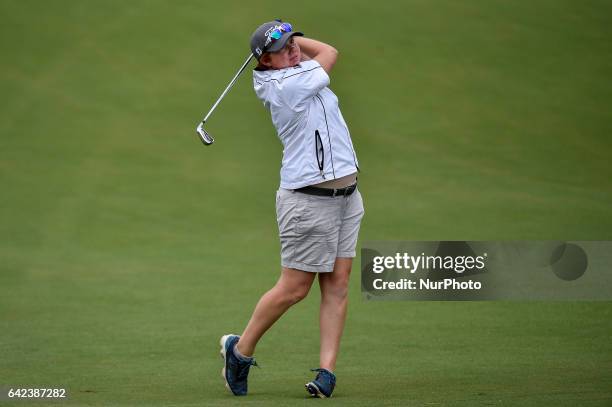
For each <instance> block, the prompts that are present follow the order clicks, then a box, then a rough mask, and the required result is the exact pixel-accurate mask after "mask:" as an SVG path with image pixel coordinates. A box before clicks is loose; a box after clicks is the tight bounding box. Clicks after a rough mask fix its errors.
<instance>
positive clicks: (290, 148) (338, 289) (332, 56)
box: [221, 21, 364, 398]
mask: <svg viewBox="0 0 612 407" xmlns="http://www.w3.org/2000/svg"><path fill="white" fill-rule="evenodd" d="M251 51H252V53H253V55H254V56H255V58H256V59H257V60H258V65H257V67H256V68H255V69H254V71H253V86H254V87H255V93H256V94H257V97H258V98H259V99H260V100H261V101H262V102H263V104H264V105H265V107H266V108H267V109H269V110H270V113H271V116H272V122H273V124H274V126H275V127H276V130H277V132H278V137H279V138H280V141H281V142H282V144H283V159H282V167H281V170H280V178H281V180H280V188H279V189H278V191H277V193H276V216H277V221H278V230H279V237H280V243H281V262H282V272H281V275H280V278H279V279H278V282H277V283H276V285H274V287H272V289H270V290H269V291H268V292H266V293H265V294H264V295H263V296H262V297H261V299H260V300H259V302H258V303H257V305H256V307H255V310H254V311H253V315H252V316H251V319H250V321H249V323H248V325H247V326H246V328H245V330H244V331H243V333H242V335H241V336H238V335H233V334H230V335H224V336H223V337H222V338H221V348H222V349H221V353H222V355H223V357H224V361H225V366H224V368H223V371H222V372H223V377H224V378H225V381H226V387H228V388H229V389H230V390H231V391H232V393H233V394H235V395H237V396H239V395H246V394H247V376H248V374H249V369H250V367H251V366H252V365H255V364H256V363H255V359H254V358H253V354H254V352H255V346H256V345H257V342H259V340H260V339H261V337H262V336H263V334H264V333H265V332H266V331H267V330H268V329H269V328H270V327H271V326H272V325H273V324H274V323H275V322H276V321H277V320H278V319H279V318H280V317H281V315H283V314H284V313H285V311H287V310H288V309H289V307H291V306H292V305H294V304H296V303H297V302H299V301H300V300H302V299H303V298H304V297H306V295H307V294H308V292H309V291H310V287H311V286H312V283H313V281H314V279H315V277H318V279H319V287H320V289H321V306H320V315H319V324H320V341H321V344H320V360H319V363H320V365H319V367H318V368H317V369H312V370H313V371H316V372H317V375H316V378H315V379H314V380H312V381H311V382H308V383H306V390H307V391H308V392H309V393H310V394H311V395H312V396H315V397H321V398H325V397H331V395H332V392H333V390H334V387H335V384H336V376H335V374H334V370H335V367H336V358H337V357H338V350H339V348H340V338H341V336H342V331H343V329H344V321H345V317H346V308H347V294H348V284H349V276H350V273H351V266H352V262H353V258H354V257H355V246H356V244H357V235H358V233H359V226H360V223H361V219H362V217H363V214H364V210H363V203H362V200H361V194H360V193H359V190H358V189H357V172H358V170H359V166H358V161H357V156H356V154H355V150H354V148H353V143H352V141H351V136H350V133H349V130H348V128H347V125H346V123H345V121H344V118H343V117H342V114H341V113H340V109H339V107H338V98H337V97H336V95H335V94H334V93H333V92H332V91H331V90H330V89H329V88H328V85H329V83H330V79H329V75H330V73H331V70H332V68H333V66H334V64H335V63H336V59H337V57H338V52H337V51H336V49H334V48H333V47H332V46H330V45H327V44H324V43H322V42H319V41H315V40H313V39H310V38H305V37H303V34H302V33H301V32H296V31H293V28H292V26H291V24H289V23H283V22H280V21H272V22H268V23H265V24H262V25H261V26H260V27H259V28H257V30H255V32H254V33H253V35H252V36H251Z"/></svg>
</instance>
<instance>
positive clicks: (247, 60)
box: [202, 53, 253, 123]
mask: <svg viewBox="0 0 612 407" xmlns="http://www.w3.org/2000/svg"><path fill="white" fill-rule="evenodd" d="M252 58H253V54H251V53H249V56H248V57H247V59H246V61H244V64H242V66H241V67H240V69H239V70H238V72H237V73H236V75H235V76H234V79H232V81H231V82H230V83H229V85H227V88H225V90H224V91H223V93H222V94H221V96H219V99H217V101H216V102H215V104H214V105H213V106H212V107H211V108H210V111H209V112H208V113H207V114H206V117H204V119H203V120H202V123H205V122H206V120H208V118H209V117H210V115H211V114H212V112H213V111H214V110H215V108H216V107H217V105H218V104H219V102H221V99H223V97H224V96H225V94H226V93H227V92H229V90H230V89H231V88H232V86H234V83H236V80H237V79H238V77H239V76H240V74H241V73H242V72H243V71H244V70H245V69H246V67H247V65H248V64H249V62H251V59H252Z"/></svg>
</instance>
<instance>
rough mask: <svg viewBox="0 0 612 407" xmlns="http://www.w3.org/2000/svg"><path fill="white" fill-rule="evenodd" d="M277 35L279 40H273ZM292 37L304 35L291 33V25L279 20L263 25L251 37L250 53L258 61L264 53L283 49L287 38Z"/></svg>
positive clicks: (297, 32) (296, 32)
mask: <svg viewBox="0 0 612 407" xmlns="http://www.w3.org/2000/svg"><path fill="white" fill-rule="evenodd" d="M278 35H280V38H274V37H275V36H278ZM294 35H298V36H303V35H304V34H303V33H301V32H299V31H293V27H291V24H289V23H284V22H282V21H280V20H276V21H269V22H267V23H263V24H262V25H260V26H259V27H258V28H257V29H256V30H255V32H254V33H253V35H251V52H252V53H253V56H254V57H255V58H257V60H258V61H259V58H261V56H262V55H263V54H264V52H276V51H280V50H281V49H283V47H284V46H285V44H286V43H287V41H289V38H291V37H293V36H294Z"/></svg>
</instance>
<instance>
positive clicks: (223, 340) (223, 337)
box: [219, 334, 237, 394]
mask: <svg viewBox="0 0 612 407" xmlns="http://www.w3.org/2000/svg"><path fill="white" fill-rule="evenodd" d="M230 336H237V335H234V334H228V335H223V336H222V337H221V340H219V345H221V351H220V352H219V353H220V355H221V359H223V369H221V376H222V377H223V380H224V381H225V388H226V389H227V391H229V392H230V393H232V394H234V392H233V391H232V389H231V388H230V385H229V383H228V382H227V376H225V366H227V360H226V359H225V343H226V342H227V340H228V339H229V337H230Z"/></svg>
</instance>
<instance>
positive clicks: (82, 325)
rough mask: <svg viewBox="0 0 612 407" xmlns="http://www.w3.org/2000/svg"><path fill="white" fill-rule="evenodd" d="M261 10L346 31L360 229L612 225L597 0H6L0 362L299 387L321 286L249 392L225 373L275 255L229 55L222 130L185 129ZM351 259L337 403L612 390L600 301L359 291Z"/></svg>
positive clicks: (298, 310) (593, 396)
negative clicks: (396, 297) (225, 337)
mask: <svg viewBox="0 0 612 407" xmlns="http://www.w3.org/2000/svg"><path fill="white" fill-rule="evenodd" d="M279 16H280V17H283V18H285V19H286V20H288V21H291V22H292V23H293V24H294V25H295V26H296V27H298V28H300V29H303V31H304V32H305V33H306V34H307V35H309V36H312V37H314V38H318V39H321V40H323V41H326V42H329V43H331V44H333V45H334V46H336V48H338V49H339V50H340V60H339V62H338V64H337V66H336V67H335V68H334V72H333V73H332V76H331V77H332V85H331V87H332V89H333V90H334V91H335V92H336V93H337V94H338V96H339V98H340V101H341V106H342V110H343V114H344V116H345V118H346V119H347V122H348V123H349V127H350V129H351V133H352V136H353V140H354V143H355V146H356V149H357V153H358V155H359V158H360V164H361V167H362V170H363V171H362V173H361V175H360V189H361V191H362V194H363V196H364V202H365V206H366V217H365V218H364V222H363V225H362V230H361V240H394V239H402V240H440V239H444V240H452V239H459V240H487V239H491V240H506V239H567V240H610V239H612V234H611V230H612V213H611V211H610V203H611V202H612V187H611V183H610V179H612V167H611V166H610V164H609V161H610V160H609V154H610V151H612V141H611V139H610V134H612V120H610V118H611V116H610V104H611V102H612V83H611V82H610V80H609V72H612V53H611V52H610V47H609V44H610V41H611V40H612V29H611V28H610V27H612V6H611V5H610V3H609V2H606V1H595V0H590V1H583V2H578V1H562V0H554V1H553V0H550V1H544V0H537V1H535V2H527V1H508V0H506V1H502V0H478V1H477V0H471V1H450V0H438V1H406V2H402V1H397V2H378V3H372V2H368V1H357V2H353V1H351V2H349V1H341V2H333V3H330V2H323V1H318V2H307V3H300V4H296V3H286V4H279V3H278V2H266V3H257V4H255V3H252V2H244V3H232V4H230V3H224V2H210V3H209V2H206V3H205V2H200V1H186V0H185V1H179V2H169V1H154V0H149V1H131V2H119V1H105V2H96V1H66V0H62V1H54V2H43V1H9V0H0V52H1V55H2V58H1V60H0V75H1V76H0V94H1V95H2V98H1V101H0V186H1V187H2V189H1V191H2V193H1V194H0V236H1V240H0V387H2V386H24V387H28V386H56V387H65V388H67V389H68V391H69V392H70V399H69V400H68V401H67V402H65V404H71V405H92V406H98V405H99V406H102V405H104V406H107V405H122V406H128V405H142V406H169V405H175V406H192V405H230V404H235V403H237V402H240V403H243V404H246V405H271V404H273V405H296V404H300V403H313V401H311V400H308V399H306V398H305V392H304V391H303V389H302V386H303V383H304V382H305V381H306V380H308V379H310V378H311V375H310V372H308V368H311V367H316V365H317V360H318V356H317V349H318V332H317V306H318V304H317V302H318V293H317V291H318V289H317V288H316V287H315V288H314V289H313V293H312V294H311V296H310V297H309V298H307V299H306V300H305V301H304V302H302V303H300V304H299V305H297V306H296V307H294V308H293V309H291V310H290V312H289V313H288V314H287V315H285V316H284V317H283V319H281V320H280V321H279V322H278V324H277V325H275V326H274V327H273V329H272V330H271V331H270V332H269V333H268V334H267V335H266V336H265V338H264V340H263V341H262V342H261V343H260V345H259V347H258V350H257V357H258V361H259V362H260V363H261V365H262V368H261V369H254V370H253V373H252V375H251V382H250V383H251V385H250V388H251V394H250V396H249V397H247V398H242V399H240V400H236V399H234V398H233V397H231V396H230V395H228V394H227V393H226V392H225V390H224V389H223V385H222V380H221V378H220V375H219V371H220V369H221V364H220V360H219V358H218V355H217V352H218V349H217V348H218V347H217V341H218V337H219V336H220V335H221V334H222V333H227V332H229V331H233V332H239V331H240V330H241V329H242V328H243V327H244V325H245V324H246V322H247V320H248V318H249V316H250V313H251V311H252V308H253V306H254V305H255V303H256V302H257V300H258V298H259V296H260V295H261V294H262V293H263V292H264V291H265V290H266V289H268V288H269V287H270V286H271V285H272V284H273V283H274V281H275V280H276V278H277V276H278V272H279V268H280V267H279V244H278V240H277V239H278V238H277V230H276V224H275V215H274V204H273V202H274V201H273V200H274V194H275V189H276V188H277V185H278V168H279V163H280V154H281V147H280V143H279V142H278V140H277V139H276V135H275V132H274V129H273V127H272V125H271V123H270V119H269V116H268V114H267V112H266V111H265V109H264V108H263V106H261V104H260V103H259V102H258V101H257V99H256V97H255V95H254V92H253V90H252V88H251V79H250V77H249V76H250V75H249V74H248V72H247V74H246V75H245V77H243V78H241V80H240V81H239V82H238V84H237V85H236V87H235V88H234V89H233V90H232V91H231V93H230V94H229V96H228V97H227V98H226V99H225V100H224V101H223V102H222V104H221V105H220V106H219V108H218V110H217V111H216V112H215V113H214V115H213V117H212V118H211V119H210V122H209V126H208V129H209V131H210V132H211V133H212V134H213V135H214V136H215V137H216V139H217V141H216V144H215V145H214V146H212V147H209V148H204V147H202V146H201V145H200V144H199V141H198V140H197V138H196V136H195V134H194V127H195V125H196V124H197V121H198V120H199V119H200V118H201V116H202V115H203V114H204V113H205V112H206V111H207V110H208V108H209V107H210V106H211V104H212V103H213V102H214V101H215V100H216V98H217V96H218V94H219V93H220V92H221V90H222V89H223V87H224V86H225V85H226V83H227V82H228V81H229V80H230V79H231V77H232V75H233V74H234V72H235V71H236V70H237V69H238V67H239V65H240V63H241V62H242V61H243V60H244V58H245V57H246V56H247V54H248V52H249V49H248V37H249V35H250V33H251V32H252V31H253V30H254V29H255V27H256V26H257V25H258V24H259V23H260V22H263V21H266V20H268V19H271V18H275V17H279ZM358 270H359V268H358V262H357V267H355V271H354V273H355V276H354V278H353V281H352V282H351V294H350V295H351V297H352V302H351V304H350V309H349V317H348V320H347V326H346V332H345V336H344V338H343V344H342V346H343V349H342V353H341V355H340V360H339V363H338V367H337V373H338V387H337V391H336V393H335V399H332V400H329V401H328V402H330V403H331V404H334V405H351V406H359V405H363V406H371V405H415V406H435V405H445V406H446V405H450V406H459V405H461V406H473V405H521V406H523V405H533V406H542V405H567V406H575V405H593V406H595V405H609V404H610V403H611V402H612V392H611V391H610V389H611V388H612V374H611V372H612V345H611V343H612V340H611V336H610V332H611V331H612V330H611V328H612V322H611V321H612V318H611V316H612V315H611V313H612V306H611V304H610V302H600V303H595V302H594V303H589V302H579V303H576V302H566V303H545V302H535V303H530V302H525V303H518V302H517V303H511V302H509V303H505V302H473V303H436V302H390V303H380V302H365V301H363V300H361V298H360V293H359V278H358ZM16 404H17V403H16ZM27 404H28V403H26V402H21V403H19V405H27ZM49 404H53V405H59V404H62V403H49ZM32 405H45V403H44V402H34V403H32Z"/></svg>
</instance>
